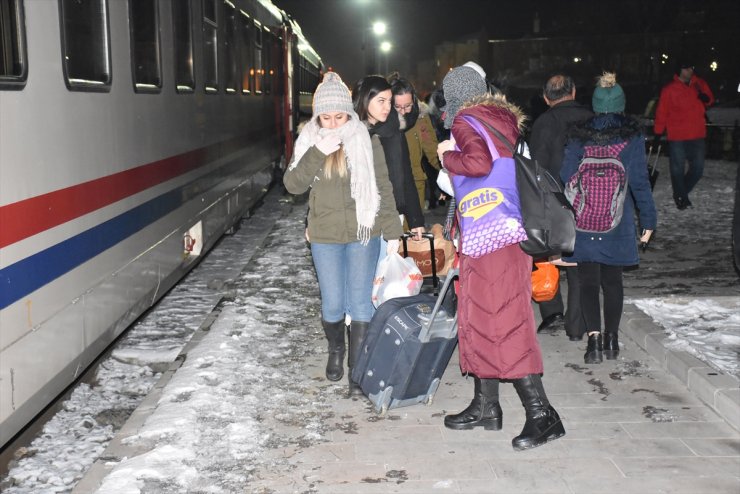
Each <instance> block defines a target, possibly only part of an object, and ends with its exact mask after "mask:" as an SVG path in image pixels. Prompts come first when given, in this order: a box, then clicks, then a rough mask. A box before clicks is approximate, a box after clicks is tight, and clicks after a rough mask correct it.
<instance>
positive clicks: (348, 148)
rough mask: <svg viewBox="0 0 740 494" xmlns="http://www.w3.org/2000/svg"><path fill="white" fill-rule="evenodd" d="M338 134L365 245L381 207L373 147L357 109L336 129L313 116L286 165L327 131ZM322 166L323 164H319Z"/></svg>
mask: <svg viewBox="0 0 740 494" xmlns="http://www.w3.org/2000/svg"><path fill="white" fill-rule="evenodd" d="M333 134H337V135H339V138H340V139H341V140H342V145H343V146H344V153H345V156H346V158H347V168H348V170H349V173H350V191H351V195H352V199H354V200H355V214H356V217H357V239H358V240H359V241H360V242H361V243H362V244H363V245H367V243H368V241H369V240H370V235H371V234H372V230H373V225H374V224H375V216H376V215H377V214H378V211H379V210H380V194H379V193H378V185H377V184H376V182H375V168H374V164H373V147H372V143H371V142H370V134H369V133H368V131H367V127H365V125H364V124H363V123H362V122H361V121H360V118H359V117H358V116H357V114H356V113H354V112H352V114H351V115H350V119H349V120H348V121H347V123H345V124H344V125H342V126H341V127H338V128H336V129H324V128H322V127H321V126H320V125H319V124H318V121H317V119H316V118H311V120H310V121H309V122H308V123H307V124H306V125H305V126H304V127H303V130H301V133H300V135H299V136H298V139H297V140H296V143H295V148H294V150H293V161H292V163H291V164H290V167H289V169H290V170H292V169H293V168H295V167H296V166H298V162H299V161H300V160H301V158H302V157H303V155H304V154H306V151H308V149H309V148H310V147H311V146H313V145H315V144H316V142H317V141H318V140H319V139H320V138H323V137H325V136H327V135H333ZM322 170H323V168H322Z"/></svg>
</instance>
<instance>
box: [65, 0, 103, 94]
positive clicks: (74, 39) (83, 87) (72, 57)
mask: <svg viewBox="0 0 740 494" xmlns="http://www.w3.org/2000/svg"><path fill="white" fill-rule="evenodd" d="M59 5H60V9H61V21H62V29H61V31H62V65H63V67H64V77H65V81H66V84H67V87H68V88H69V89H70V90H72V91H110V84H111V80H112V74H111V63H110V35H109V33H108V2H107V0H87V1H85V2H80V1H79V0H60V2H59Z"/></svg>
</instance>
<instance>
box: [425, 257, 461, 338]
mask: <svg viewBox="0 0 740 494" xmlns="http://www.w3.org/2000/svg"><path fill="white" fill-rule="evenodd" d="M459 274H460V270H459V269H458V268H451V269H450V270H449V271H447V276H445V282H444V284H443V285H442V289H441V290H440V291H439V296H438V297H437V301H436V302H435V303H434V309H432V314H431V316H429V321H427V322H426V323H424V324H423V325H422V326H421V331H420V332H419V341H421V342H422V343H424V342H426V341H429V331H430V330H431V329H432V326H433V324H434V320H435V319H436V318H437V315H438V314H439V311H440V309H441V308H442V302H443V301H444V299H445V295H447V291H448V290H450V287H451V286H453V285H452V281H453V280H454V279H455V278H457V277H458V275H459ZM452 327H453V330H452V331H451V332H450V334H449V337H450V338H454V337H455V336H456V335H457V311H455V316H454V318H453V320H452Z"/></svg>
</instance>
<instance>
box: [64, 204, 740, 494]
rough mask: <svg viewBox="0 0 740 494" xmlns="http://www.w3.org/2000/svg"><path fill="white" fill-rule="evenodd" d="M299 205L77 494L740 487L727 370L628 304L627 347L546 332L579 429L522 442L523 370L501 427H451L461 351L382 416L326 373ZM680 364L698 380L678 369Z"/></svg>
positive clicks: (560, 404)
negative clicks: (666, 338)
mask: <svg viewBox="0 0 740 494" xmlns="http://www.w3.org/2000/svg"><path fill="white" fill-rule="evenodd" d="M304 215H305V206H301V205H298V204H297V205H295V206H294V207H293V208H291V209H289V210H288V211H287V212H286V213H285V216H284V217H283V218H282V219H280V220H279V221H278V222H277V226H276V229H275V230H274V231H273V232H272V233H271V234H270V235H269V236H268V237H267V239H266V242H265V244H264V245H263V247H262V248H261V249H260V250H259V251H258V252H257V253H256V254H255V260H254V262H252V263H251V264H250V266H249V267H247V268H245V270H244V271H243V272H242V274H241V276H240V277H239V280H238V281H237V282H236V283H235V285H234V290H235V291H236V296H235V298H234V300H233V301H227V302H225V303H223V304H221V305H220V306H219V307H218V309H217V310H216V312H214V314H213V317H212V318H210V319H209V320H207V321H206V322H205V323H204V324H203V325H202V326H201V328H200V329H199V330H198V331H197V332H196V333H195V335H194V337H193V339H192V340H191V344H189V345H188V347H187V348H185V349H184V350H183V351H182V353H181V355H180V357H179V358H178V359H177V360H176V361H175V362H174V363H173V364H172V366H171V368H170V369H169V370H168V371H166V372H165V373H164V375H163V377H162V380H161V381H160V382H159V383H158V384H157V385H156V386H155V388H154V390H153V391H152V393H150V395H149V396H148V397H147V399H146V400H145V401H144V403H143V404H142V405H141V406H140V407H139V408H138V409H137V411H136V412H135V413H134V414H133V415H132V417H131V419H130V420H129V421H128V422H127V424H126V425H125V426H124V427H123V428H122V429H121V430H120V431H119V433H118V434H117V435H116V437H115V439H114V440H113V441H112V442H111V443H110V445H109V447H108V448H107V449H106V451H105V453H104V454H103V455H102V456H101V457H100V459H99V460H98V461H97V462H96V463H95V465H94V466H93V468H92V469H91V470H90V471H89V473H88V475H87V476H86V477H85V478H84V479H83V480H82V481H81V482H80V483H78V484H77V487H76V489H75V490H74V492H75V493H89V492H100V493H126V492H131V493H138V492H142V493H167V492H224V493H231V492H249V493H289V492H316V493H389V492H403V493H406V492H411V493H429V492H455V493H490V492H521V493H563V494H566V493H567V494H577V493H592V492H600V493H619V494H629V493H644V492H671V493H679V494H680V493H687V494H688V493H691V494H695V493H710V492H711V493H712V494H722V493H728V494H730V493H732V494H736V493H737V492H738V491H739V490H740V474H739V473H738V472H740V432H738V430H736V429H735V428H734V427H733V425H730V423H735V422H733V421H732V417H733V416H734V417H737V415H738V413H739V412H738V410H740V409H738V408H737V404H738V401H737V395H736V394H735V395H734V397H733V394H732V392H731V388H732V386H730V385H727V384H725V383H724V382H719V379H718V380H717V381H718V382H717V383H715V384H716V390H715V391H712V390H711V389H710V388H709V384H712V382H714V380H713V379H711V378H709V374H710V373H711V372H709V371H701V370H700V368H704V369H706V368H707V366H701V365H699V364H697V363H696V362H690V361H688V360H687V359H686V358H684V357H685V356H684V357H682V358H678V357H676V359H673V358H668V357H667V356H666V353H667V352H666V351H663V350H660V348H661V347H659V345H658V340H660V336H659V334H660V333H663V334H665V331H664V330H662V329H661V328H660V327H658V326H656V325H655V323H654V322H653V321H652V319H650V318H649V317H648V316H647V315H646V314H644V313H643V312H642V311H640V310H639V309H637V308H636V307H634V306H633V305H627V306H626V307H625V316H624V319H623V324H622V328H623V330H624V335H625V336H627V337H623V338H622V340H621V343H622V352H621V355H620V357H619V358H618V359H617V360H614V361H606V360H605V361H604V363H602V364H600V365H588V366H587V365H585V364H583V352H584V350H585V340H584V341H582V342H575V343H574V342H571V341H568V339H567V338H566V337H565V336H564V334H563V333H562V331H561V332H555V333H543V334H540V336H539V339H540V343H541V345H542V349H543V354H544V355H545V376H544V378H543V380H544V384H545V388H546V390H547V392H548V395H549V398H550V400H551V402H552V403H553V405H554V406H555V407H556V408H557V409H558V411H559V412H560V414H561V416H562V418H563V421H564V424H565V428H566V431H567V435H566V436H565V437H563V438H561V439H559V440H557V441H554V442H552V443H550V444H548V445H545V446H543V447H540V448H536V449H534V450H530V451H525V452H515V451H514V450H513V449H512V447H511V444H510V441H511V438H513V437H514V436H516V435H517V434H518V433H519V431H520V430H521V427H522V425H523V423H524V411H523V408H522V406H521V404H520V403H519V400H518V398H517V396H516V394H515V392H514V390H513V387H512V386H511V385H510V384H503V385H502V386H501V404H502V408H503V412H504V421H503V422H504V427H503V430H502V431H500V432H490V431H482V430H481V431H479V430H473V431H451V430H448V429H445V427H444V426H443V424H442V419H443V417H444V415H445V414H446V413H450V412H456V411H459V410H461V409H462V408H464V407H465V406H466V405H467V403H468V402H469V400H470V398H471V396H472V381H471V380H468V379H466V378H465V377H463V376H462V375H461V374H460V372H459V368H458V364H457V356H456V355H455V356H453V359H452V361H451V362H450V365H449V367H448V369H447V372H446V373H445V375H444V378H443V382H442V384H441V386H440V389H439V391H438V392H437V395H436V397H435V399H434V401H433V402H432V403H431V404H430V405H429V406H425V405H417V406H413V407H407V408H401V409H394V410H391V411H390V412H389V413H388V414H387V415H385V416H379V415H377V414H376V413H374V412H373V410H372V406H371V405H370V403H369V402H368V401H367V400H365V399H364V398H353V399H348V398H347V397H346V396H345V391H346V384H345V383H344V382H342V383H331V382H328V381H327V380H326V379H325V378H324V376H323V373H324V364H325V346H326V345H325V341H324V338H323V334H322V332H321V328H320V324H319V310H318V307H319V305H318V290H317V287H316V283H315V278H314V275H313V272H312V266H311V262H310V257H309V255H308V252H307V250H302V249H304V248H305V247H301V246H296V245H297V243H296V242H295V241H294V240H291V239H300V237H301V234H302V229H303V218H304ZM286 259H289V262H286V261H285V260H286ZM538 312H539V311H535V313H536V314H538ZM679 360H680V362H682V363H683V366H682V365H679V364H678V361H679ZM684 368H685V369H686V371H685V375H686V379H682V378H679V377H676V376H675V375H674V371H675V370H681V369H684ZM682 372H683V371H681V372H679V374H682ZM702 372H704V374H705V375H706V377H707V379H704V380H703V379H700V376H701V375H702ZM712 372H713V371H712ZM718 376H719V373H718ZM712 377H714V376H712ZM723 378H729V376H723ZM703 381H706V382H707V383H704V382H703ZM726 388H729V391H728V392H727V393H725V392H724V390H725V389H726ZM735 389H737V384H735ZM707 395H711V396H713V397H714V398H713V399H712V400H709V399H707ZM733 406H735V407H736V408H735V409H734V411H733V409H732V407H733ZM733 414H734V415H733ZM728 417H729V418H728ZM728 422H730V423H728Z"/></svg>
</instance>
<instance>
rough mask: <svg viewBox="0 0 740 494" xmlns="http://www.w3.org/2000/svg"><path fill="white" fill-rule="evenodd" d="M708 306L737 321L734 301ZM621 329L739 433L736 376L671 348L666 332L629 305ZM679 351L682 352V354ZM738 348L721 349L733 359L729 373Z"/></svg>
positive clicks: (739, 304)
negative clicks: (727, 314) (725, 312)
mask: <svg viewBox="0 0 740 494" xmlns="http://www.w3.org/2000/svg"><path fill="white" fill-rule="evenodd" d="M671 301H672V302H673V303H676V304H680V305H683V306H687V305H689V304H691V303H692V302H693V301H694V299H691V300H688V299H686V298H679V299H677V300H671ZM710 304H716V305H717V306H720V307H725V308H727V310H729V311H732V313H733V314H735V315H736V316H737V317H740V299H738V297H714V298H713V299H711V301H710ZM621 329H622V332H623V333H625V334H627V335H628V336H629V337H630V338H631V339H632V340H633V341H634V342H636V343H637V344H638V345H639V346H640V348H642V349H643V350H645V351H646V352H647V353H649V354H650V355H651V356H652V357H653V358H654V359H655V360H657V361H658V363H660V364H661V365H662V367H663V368H664V369H666V370H667V371H668V372H670V373H671V374H672V375H673V376H675V377H676V378H677V379H679V380H680V381H681V382H682V383H683V384H684V385H686V387H687V388H688V389H689V390H690V391H691V392H693V393H694V394H695V395H696V396H697V397H698V398H699V399H700V400H701V401H702V402H704V403H705V404H706V405H708V406H709V407H710V408H711V409H712V410H714V411H715V412H717V414H719V415H720V416H721V417H722V418H724V419H725V420H726V421H727V422H728V423H729V424H730V425H732V426H733V427H734V428H735V429H737V430H739V431H740V378H738V377H737V375H735V374H732V373H728V372H723V370H724V369H723V368H722V366H718V365H717V363H716V362H717V359H714V360H712V359H711V358H707V357H706V356H704V355H701V356H702V357H703V359H700V358H698V357H697V356H696V355H697V351H696V350H694V348H692V347H691V346H688V345H683V346H682V345H671V342H670V341H669V340H671V338H672V335H671V334H670V332H669V331H666V328H664V327H663V326H660V325H658V324H656V323H655V322H654V320H653V319H652V318H650V317H649V316H648V315H647V314H645V313H644V312H643V311H641V310H640V309H638V308H637V307H636V306H635V305H633V304H626V305H625V309H624V315H623V316H622V326H621ZM671 347H673V348H671ZM682 347H683V348H685V350H682V349H681V348H682ZM738 348H740V342H734V345H731V344H728V345H727V346H726V347H724V348H723V350H725V351H727V352H728V354H729V355H731V356H734V360H735V361H734V362H733V363H734V364H735V367H733V370H734V369H736V366H737V350H738ZM730 358H733V357H730ZM711 363H714V364H715V365H711ZM720 363H722V362H721V361H720ZM727 367H729V365H728V366H727Z"/></svg>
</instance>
